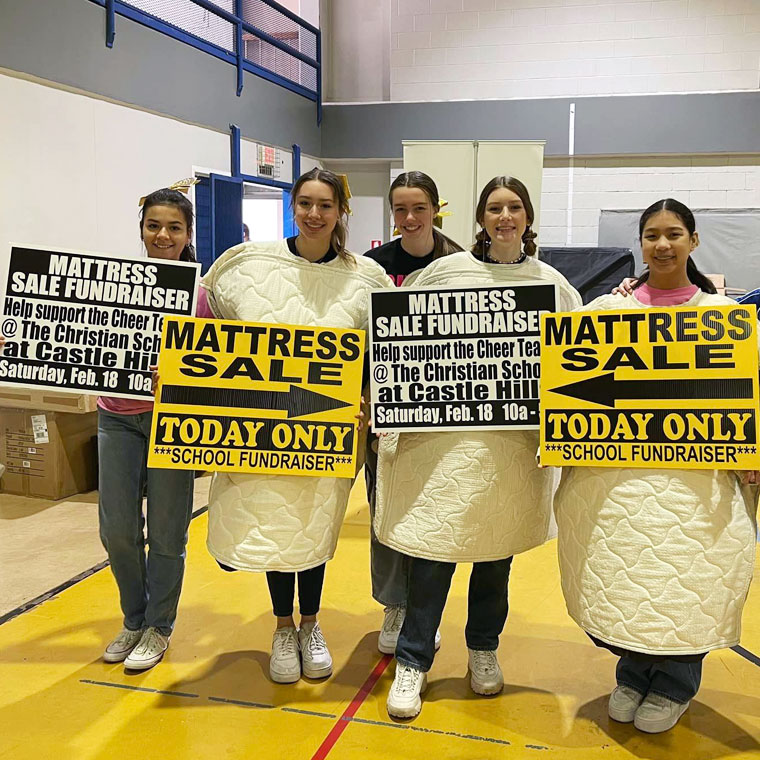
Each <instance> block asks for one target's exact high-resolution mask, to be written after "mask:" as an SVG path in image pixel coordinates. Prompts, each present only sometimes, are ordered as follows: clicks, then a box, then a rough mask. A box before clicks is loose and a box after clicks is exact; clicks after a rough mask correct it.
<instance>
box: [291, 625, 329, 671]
mask: <svg viewBox="0 0 760 760" xmlns="http://www.w3.org/2000/svg"><path fill="white" fill-rule="evenodd" d="M298 642H299V644H300V645H301V662H302V664H303V665H302V666H303V674H304V675H305V676H306V677H307V678H327V676H329V675H330V674H331V673H332V657H331V656H330V650H329V649H328V648H327V642H326V641H325V637H324V636H323V635H322V629H321V628H320V627H319V623H303V624H302V625H301V629H300V630H299V631H298Z"/></svg>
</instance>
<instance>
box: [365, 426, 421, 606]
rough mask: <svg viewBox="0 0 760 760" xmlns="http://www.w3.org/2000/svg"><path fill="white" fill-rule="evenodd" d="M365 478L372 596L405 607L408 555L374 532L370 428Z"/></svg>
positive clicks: (374, 440)
mask: <svg viewBox="0 0 760 760" xmlns="http://www.w3.org/2000/svg"><path fill="white" fill-rule="evenodd" d="M364 480H365V483H366V485H367V501H368V502H369V532H370V544H369V559H370V571H371V575H372V598H373V599H374V600H375V601H376V602H380V604H382V605H385V606H386V607H405V606H406V597H407V594H408V590H409V563H410V560H411V558H410V557H407V555H406V554H402V553H401V552H397V551H396V550H395V549H391V547H390V546H386V545H385V544H381V543H380V542H379V541H378V540H377V536H376V535H375V529H374V527H373V524H372V523H373V520H374V519H375V501H376V494H377V437H376V436H375V435H374V433H372V432H371V431H370V434H369V435H368V436H367V452H366V456H365V460H364Z"/></svg>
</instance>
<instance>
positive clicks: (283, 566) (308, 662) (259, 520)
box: [203, 169, 391, 683]
mask: <svg viewBox="0 0 760 760" xmlns="http://www.w3.org/2000/svg"><path fill="white" fill-rule="evenodd" d="M291 198H292V200H291V202H292V204H293V210H294V219H295V223H296V225H297V227H298V235H297V236H295V237H291V238H287V239H286V240H278V241H274V242H269V243H244V244H242V245H238V246H235V247H234V248H231V249H230V250H229V251H227V252H226V253H225V254H223V255H222V256H221V257H220V258H219V259H217V260H216V262H215V263H214V265H213V266H212V267H211V269H210V270H209V272H208V274H207V275H206V277H205V278H204V281H203V284H204V286H205V287H206V288H207V289H208V294H209V304H210V306H211V308H212V310H213V312H214V314H215V316H217V317H220V318H223V319H241V320H245V321H250V322H268V323H274V324H277V323H282V324H297V325H314V326H320V327H338V328H348V329H358V330H366V328H367V313H368V308H369V293H370V291H371V290H373V289H376V288H384V287H391V282H390V280H389V279H388V276H387V275H386V274H385V272H384V271H383V270H382V268H381V267H380V266H378V265H377V264H376V263H375V262H374V261H371V260H370V259H368V258H365V257H363V256H356V255H355V254H353V253H351V252H350V251H348V250H346V247H345V243H346V223H347V218H348V210H349V209H348V194H347V187H346V184H345V183H344V181H343V180H342V179H341V178H340V177H339V176H338V175H336V174H334V173H333V172H330V171H326V170H323V169H313V170H312V171H310V172H308V173H306V174H304V175H302V176H301V177H299V179H298V180H297V182H296V183H295V185H294V186H293V191H292V194H291ZM351 485H352V481H351V480H350V479H348V478H331V477H300V476H298V477H297V476H293V475H262V474H246V473H233V472H219V473H216V474H215V475H214V479H213V481H212V484H211V491H210V494H209V533H208V542H207V545H208V549H209V551H210V552H211V554H212V555H213V556H214V557H215V558H216V559H217V561H218V562H219V563H220V564H221V565H222V566H223V567H226V568H228V569H233V570H248V571H251V572H265V573H266V577H267V584H268V586H269V592H270V596H271V599H272V609H273V613H274V616H275V618H276V622H275V626H276V627H275V632H274V636H273V640H272V655H271V658H270V663H269V673H270V676H271V678H272V680H273V681H276V682H278V683H292V682H295V681H297V680H298V679H299V678H300V677H301V674H302V673H303V675H305V676H307V677H310V678H323V677H326V676H329V675H330V674H331V673H332V657H331V655H330V651H329V649H328V648H327V643H326V641H325V638H324V636H323V634H322V631H321V629H320V626H319V623H318V622H317V613H318V612H319V608H320V602H321V595H322V585H323V581H324V574H325V564H326V562H327V560H329V559H330V558H331V557H332V556H333V553H334V552H335V546H336V542H337V539H338V532H339V530H340V526H341V523H342V521H343V515H344V513H345V510H346V505H347V503H348V496H349V492H350V490H351ZM296 581H297V582H298V601H299V611H300V616H301V619H300V626H298V627H296V624H295V620H294V618H293V598H294V593H295V585H296Z"/></svg>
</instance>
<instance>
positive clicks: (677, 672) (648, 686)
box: [616, 655, 702, 704]
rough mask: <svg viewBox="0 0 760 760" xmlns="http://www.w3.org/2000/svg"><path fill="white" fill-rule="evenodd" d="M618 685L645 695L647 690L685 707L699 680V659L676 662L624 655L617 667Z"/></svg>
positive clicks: (700, 664) (692, 695)
mask: <svg viewBox="0 0 760 760" xmlns="http://www.w3.org/2000/svg"><path fill="white" fill-rule="evenodd" d="M616 676H617V682H618V684H619V685H621V686H628V687H630V688H631V689H633V690H634V691H637V692H639V694H643V695H644V696H646V695H647V694H648V693H649V692H650V691H651V692H653V693H655V694H660V695H662V696H663V697H667V698H668V699H671V700H673V702H678V703H679V704H685V703H686V702H688V701H689V700H691V699H693V697H694V696H695V695H696V693H697V691H698V690H699V684H700V682H701V681H702V660H696V661H691V662H679V661H678V660H671V659H667V658H657V659H656V660H654V659H653V660H651V661H647V659H646V658H642V657H641V656H640V655H639V656H630V655H623V656H622V657H621V658H620V660H619V661H618V664H617V670H616Z"/></svg>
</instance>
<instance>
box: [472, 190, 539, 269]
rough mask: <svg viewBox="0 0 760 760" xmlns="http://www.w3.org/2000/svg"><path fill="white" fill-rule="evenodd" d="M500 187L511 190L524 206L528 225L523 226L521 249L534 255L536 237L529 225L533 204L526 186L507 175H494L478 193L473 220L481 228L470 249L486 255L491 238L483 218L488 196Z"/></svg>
mask: <svg viewBox="0 0 760 760" xmlns="http://www.w3.org/2000/svg"><path fill="white" fill-rule="evenodd" d="M500 187H505V188H506V189H507V190H511V191H512V192H513V193H514V194H515V195H516V196H517V197H518V198H519V199H520V200H521V201H522V204H523V207H524V208H525V217H526V219H527V222H528V226H527V227H526V228H525V232H524V233H523V236H522V242H523V250H524V251H525V253H526V254H527V255H528V256H535V254H536V244H535V243H534V242H533V241H534V240H535V239H536V237H537V235H536V233H535V232H533V230H532V229H531V228H530V226H531V225H532V224H533V221H534V220H535V218H536V215H535V212H534V211H533V204H532V203H531V202H530V194H529V193H528V188H527V187H525V185H523V183H522V182H520V180H519V179H517V178H516V177H507V176H504V175H501V176H499V177H494V178H493V179H492V180H491V181H490V182H489V183H488V184H487V185H486V186H485V187H484V188H483V190H482V191H481V193H480V198H479V200H478V206H477V208H476V209H475V221H476V222H477V223H478V224H479V225H480V227H481V229H480V232H478V234H477V235H476V236H475V245H473V246H472V248H470V250H471V251H472V252H473V253H474V254H476V255H477V256H480V258H482V259H484V258H485V256H486V251H487V250H488V248H489V246H490V245H491V238H490V237H489V235H488V233H487V232H486V228H485V227H483V219H484V218H485V214H486V205H487V204H488V196H489V195H491V193H492V192H493V191H494V190H498V189H499V188H500Z"/></svg>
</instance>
